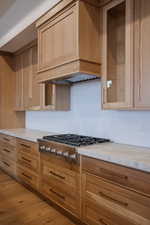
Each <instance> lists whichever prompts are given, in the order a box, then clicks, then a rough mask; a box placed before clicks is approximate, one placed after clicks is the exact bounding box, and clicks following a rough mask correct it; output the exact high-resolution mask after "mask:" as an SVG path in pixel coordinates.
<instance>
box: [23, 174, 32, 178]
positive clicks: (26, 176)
mask: <svg viewBox="0 0 150 225" xmlns="http://www.w3.org/2000/svg"><path fill="white" fill-rule="evenodd" d="M22 175H23V176H24V177H26V178H28V179H30V180H32V177H30V176H28V175H26V174H25V173H22Z"/></svg>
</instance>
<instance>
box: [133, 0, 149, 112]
mask: <svg viewBox="0 0 150 225" xmlns="http://www.w3.org/2000/svg"><path fill="white" fill-rule="evenodd" d="M134 33H135V41H134V45H135V48H134V49H135V50H134V52H135V64H134V71H135V90H134V91H135V92H134V94H135V108H136V109H150V88H149V87H150V41H149V35H150V1H142V0H136V1H135V32H134Z"/></svg>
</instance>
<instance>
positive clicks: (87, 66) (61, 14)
mask: <svg viewBox="0 0 150 225" xmlns="http://www.w3.org/2000/svg"><path fill="white" fill-rule="evenodd" d="M94 2H95V1H93V4H90V3H87V2H86V1H80V0H78V1H72V0H69V1H65V0H63V1H61V2H60V3H58V4H57V5H56V6H55V7H54V8H53V9H51V10H50V11H49V12H48V13H47V14H45V15H44V16H43V17H41V18H40V19H39V20H38V21H37V29H38V74H37V80H38V81H40V82H42V81H46V80H51V79H55V78H62V77H66V76H68V75H71V74H75V73H79V72H81V73H87V74H93V75H97V76H100V54H99V52H100V40H99V28H100V27H99V8H97V7H96V6H94Z"/></svg>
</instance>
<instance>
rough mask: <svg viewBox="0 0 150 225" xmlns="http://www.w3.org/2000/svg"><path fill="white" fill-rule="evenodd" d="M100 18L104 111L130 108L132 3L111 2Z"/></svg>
mask: <svg viewBox="0 0 150 225" xmlns="http://www.w3.org/2000/svg"><path fill="white" fill-rule="evenodd" d="M102 15H103V25H102V27H103V29H102V42H103V45H102V46H103V51H102V58H103V62H102V74H103V80H102V84H103V87H102V90H103V108H104V109H124V108H133V75H134V74H133V31H134V30H133V28H134V27H133V23H134V1H133V0H114V1H111V2H110V3H109V4H107V5H106V6H104V7H103V8H102Z"/></svg>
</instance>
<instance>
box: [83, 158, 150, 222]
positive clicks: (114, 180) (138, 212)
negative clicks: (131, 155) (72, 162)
mask: <svg viewBox="0 0 150 225" xmlns="http://www.w3.org/2000/svg"><path fill="white" fill-rule="evenodd" d="M82 166H83V167H82V169H83V170H82V185H83V186H82V204H83V220H84V222H86V223H87V224H89V225H99V224H102V225H103V224H109V225H117V224H118V225H120V221H121V224H123V225H126V224H130V225H136V224H137V225H138V224H143V225H144V224H145V225H146V224H149V223H150V216H149V207H150V189H149V184H150V183H149V181H148V179H149V176H150V175H149V174H148V173H144V172H140V171H136V170H133V169H128V168H125V167H122V166H118V165H115V164H111V163H107V162H103V161H101V160H96V159H92V158H88V157H82ZM137 177H138V179H137ZM139 221H140V222H139Z"/></svg>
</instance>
